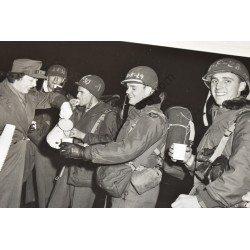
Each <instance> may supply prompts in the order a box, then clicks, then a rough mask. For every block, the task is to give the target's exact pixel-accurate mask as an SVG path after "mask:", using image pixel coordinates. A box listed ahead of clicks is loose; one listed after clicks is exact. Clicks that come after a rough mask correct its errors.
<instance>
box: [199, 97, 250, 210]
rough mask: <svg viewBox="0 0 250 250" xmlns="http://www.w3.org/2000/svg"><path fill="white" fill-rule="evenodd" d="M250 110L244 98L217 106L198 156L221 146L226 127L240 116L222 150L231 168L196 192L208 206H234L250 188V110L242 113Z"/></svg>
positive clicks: (200, 145)
mask: <svg viewBox="0 0 250 250" xmlns="http://www.w3.org/2000/svg"><path fill="white" fill-rule="evenodd" d="M246 109H247V110H248V109H249V110H250V102H249V101H246V100H245V99H244V98H242V97H241V98H238V99H235V100H231V101H227V102H226V103H225V107H223V108H218V107H217V108H214V109H213V116H214V121H213V124H212V125H211V126H210V128H209V129H208V130H207V132H206V133H205V135H204V137H203V139H202V140H201V142H200V144H199V147H198V149H197V151H198V157H197V159H199V154H200V153H201V151H202V149H203V148H209V149H211V148H214V147H215V146H218V144H219V142H220V140H221V138H222V137H223V134H224V132H225V131H226V129H228V128H229V127H230V125H231V124H232V123H233V122H234V121H235V119H236V118H237V117H238V118H237V123H236V128H235V131H234V133H233V134H232V135H231V136H230V138H229V140H228V142H227V144H226V147H225V149H224V151H223V153H222V154H223V155H224V156H226V157H227V158H228V160H229V166H230V170H229V171H227V172H225V173H224V174H222V176H221V177H219V178H217V179H216V180H215V181H213V182H211V183H209V184H208V185H206V186H205V188H200V190H199V191H198V192H197V193H196V194H197V195H198V199H199V200H201V201H203V202H204V204H205V206H206V207H231V206H233V205H235V204H237V203H239V202H240V201H241V197H242V196H243V195H244V194H245V193H247V191H250V112H246V113H242V114H240V115H239V113H240V111H242V110H246ZM197 164H198V165H199V164H200V163H199V162H197ZM200 187H201V186H200Z"/></svg>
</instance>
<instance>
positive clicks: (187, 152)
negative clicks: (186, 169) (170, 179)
mask: <svg viewBox="0 0 250 250" xmlns="http://www.w3.org/2000/svg"><path fill="white" fill-rule="evenodd" d="M173 154H174V144H172V145H171V147H170V148H169V152H168V155H169V156H170V157H171V160H172V161H173V162H176V161H177V160H174V159H173ZM191 157H192V148H191V147H189V146H187V148H186V154H185V158H184V160H183V161H182V162H183V163H184V164H185V163H187V162H188V161H189V159H190V158H191Z"/></svg>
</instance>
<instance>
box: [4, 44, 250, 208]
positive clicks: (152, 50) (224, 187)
mask: <svg viewBox="0 0 250 250" xmlns="http://www.w3.org/2000/svg"><path fill="white" fill-rule="evenodd" d="M218 44H219V43H218ZM225 44H227V43H226V42H225ZM229 44H230V43H229ZM232 44H233V43H232ZM249 44H250V43H243V45H244V46H245V47H246V48H249V47H250V45H249ZM208 45H209V43H208ZM235 45H237V44H235ZM238 46H240V44H238ZM247 46H248V47H247ZM241 48H242V47H241ZM0 53H1V58H2V60H3V61H4V63H3V64H2V65H1V67H2V68H1V78H2V79H1V82H2V83H1V85H0V86H1V152H2V153H1V172H0V177H1V181H0V206H1V207H6V208H8V207H10V208H11V207H12V208H14V207H22V208H92V207H93V208H136V207H137V208H157V207H158V208H171V207H172V208H178V207H184V208H185V207H186V208H192V207H196V208H198V207H200V208H214V207H220V208H229V207H249V206H250V204H249V203H248V202H249V197H250V193H248V191H249V192H250V169H249V162H250V159H249V154H248V152H249V151H250V150H249V149H250V148H249V147H250V142H249V141H248V137H249V134H250V133H249V132H250V131H248V129H249V128H250V127H249V124H248V123H249V116H250V106H249V105H250V101H249V99H250V97H249V96H250V95H249V71H248V69H249V68H250V59H249V58H247V57H242V56H237V55H223V54H218V53H209V52H201V51H193V50H187V49H179V48H171V47H166V46H156V45H147V44H139V43H131V42H111V41H110V42H109V41H106V42H97V41H96V42H94V41H93V42H84V41H83V42H63V41H61V42H1V43H0ZM79 55H80V56H79Z"/></svg>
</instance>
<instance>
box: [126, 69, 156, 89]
mask: <svg viewBox="0 0 250 250" xmlns="http://www.w3.org/2000/svg"><path fill="white" fill-rule="evenodd" d="M129 82H130V83H131V82H134V83H140V84H144V85H146V86H150V87H151V88H152V89H157V87H158V76H157V74H156V72H155V71H154V70H153V69H151V68H150V67H147V66H138V67H135V68H132V69H131V70H130V71H129V72H128V73H127V75H126V78H125V80H123V81H122V82H121V84H126V83H129Z"/></svg>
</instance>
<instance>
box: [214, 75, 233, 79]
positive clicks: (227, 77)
mask: <svg viewBox="0 0 250 250" xmlns="http://www.w3.org/2000/svg"><path fill="white" fill-rule="evenodd" d="M212 79H218V77H215V76H213V77H212ZM222 79H231V80H233V78H231V77H230V76H223V77H222Z"/></svg>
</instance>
